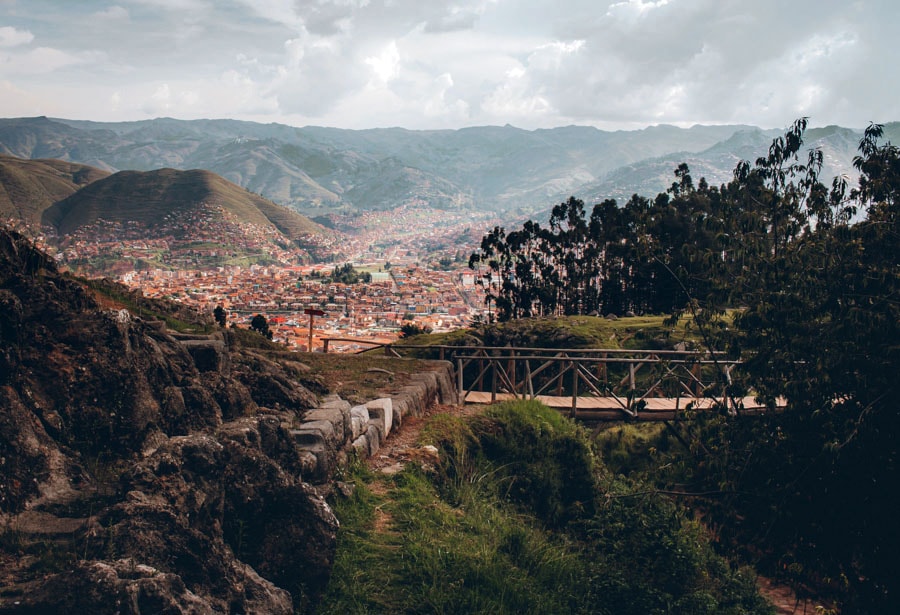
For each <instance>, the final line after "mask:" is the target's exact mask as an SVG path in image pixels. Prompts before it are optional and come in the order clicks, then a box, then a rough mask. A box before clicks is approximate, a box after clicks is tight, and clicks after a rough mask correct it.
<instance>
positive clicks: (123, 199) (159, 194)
mask: <svg viewBox="0 0 900 615" xmlns="http://www.w3.org/2000/svg"><path fill="white" fill-rule="evenodd" d="M203 205H213V206H218V207H221V208H222V209H224V210H225V211H227V212H229V213H231V214H234V215H235V216H236V217H237V219H238V220H239V221H240V222H244V223H248V224H255V225H259V226H270V225H271V226H275V227H276V228H277V229H278V230H279V231H281V232H282V233H283V234H285V235H286V236H287V237H289V238H291V239H294V238H297V237H299V236H300V235H303V234H308V233H317V232H319V231H320V230H321V227H320V226H319V225H317V224H315V223H314V222H312V221H311V220H309V219H308V218H306V217H304V216H302V215H300V214H297V213H296V212H293V211H291V210H288V209H286V208H284V207H281V206H278V205H276V204H274V203H272V202H271V201H267V200H266V199H264V198H262V197H260V196H258V195H255V194H252V193H250V192H248V191H246V190H245V189H243V188H241V187H240V186H237V185H235V184H233V183H231V182H229V181H227V180H225V179H223V178H222V177H219V176H218V175H215V174H214V173H211V172H209V171H202V170H191V171H178V170H176V169H159V170H156V171H144V172H142V171H121V172H119V173H115V174H114V175H111V176H109V177H107V178H105V179H103V180H102V181H98V182H95V183H93V184H91V185H90V186H87V187H86V188H85V189H84V190H80V191H78V192H76V193H73V194H71V195H70V196H68V197H67V198H65V199H63V200H61V201H60V202H58V203H56V204H55V205H53V206H52V207H50V208H49V209H47V211H46V212H44V215H43V223H44V224H49V225H52V226H53V227H55V228H56V229H57V231H58V232H59V233H60V234H61V235H64V234H69V233H72V232H73V231H75V230H76V229H78V228H80V227H83V226H85V225H88V224H92V223H94V222H96V221H97V220H98V219H103V220H106V221H114V222H129V221H130V222H137V223H139V224H145V225H147V227H152V226H153V225H154V224H156V223H158V222H160V221H161V220H163V219H164V218H165V217H166V216H167V215H169V214H174V213H184V212H189V211H192V210H199V208H200V207H201V206H203Z"/></svg>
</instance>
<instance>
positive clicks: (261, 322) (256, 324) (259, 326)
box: [250, 314, 272, 339]
mask: <svg viewBox="0 0 900 615" xmlns="http://www.w3.org/2000/svg"><path fill="white" fill-rule="evenodd" d="M250 328H251V329H252V330H253V331H256V332H257V333H259V334H260V335H262V336H263V337H265V338H266V339H272V331H271V329H269V322H268V321H267V320H266V317H265V316H263V315H262V314H257V315H256V316H254V317H253V318H252V319H251V320H250Z"/></svg>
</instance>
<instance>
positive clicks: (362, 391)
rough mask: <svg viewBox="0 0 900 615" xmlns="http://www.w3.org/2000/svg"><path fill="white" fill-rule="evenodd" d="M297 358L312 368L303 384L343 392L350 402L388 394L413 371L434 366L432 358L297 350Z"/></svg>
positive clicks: (361, 401) (333, 391)
mask: <svg viewBox="0 0 900 615" xmlns="http://www.w3.org/2000/svg"><path fill="white" fill-rule="evenodd" d="M296 360H297V361H300V362H301V363H304V364H306V365H308V366H309V367H310V368H311V372H310V375H309V379H310V380H311V382H303V381H302V380H301V384H310V385H312V387H311V388H313V389H319V390H322V389H324V390H327V391H329V392H330V393H334V394H336V395H340V396H341V397H342V398H343V399H346V400H347V401H349V402H350V403H364V402H366V401H368V400H371V399H375V398H378V397H384V396H385V395H387V394H389V393H392V392H394V391H397V390H398V389H400V388H401V387H403V386H404V385H406V384H407V383H408V382H409V377H410V375H411V374H416V373H421V372H425V371H428V370H429V369H431V367H432V366H431V364H430V363H429V362H428V361H422V360H417V359H398V358H395V357H386V356H383V355H374V354H361V355H347V354H334V353H329V354H322V353H318V352H313V353H297V355H296Z"/></svg>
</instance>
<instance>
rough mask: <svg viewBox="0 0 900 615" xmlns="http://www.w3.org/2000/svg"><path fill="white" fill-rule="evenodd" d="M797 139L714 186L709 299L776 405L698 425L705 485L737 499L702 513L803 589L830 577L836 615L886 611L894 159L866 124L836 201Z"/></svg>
mask: <svg viewBox="0 0 900 615" xmlns="http://www.w3.org/2000/svg"><path fill="white" fill-rule="evenodd" d="M804 128H805V121H798V122H797V123H795V125H794V127H792V129H791V130H790V131H789V132H788V134H787V135H786V136H785V138H783V139H777V140H776V141H775V142H774V143H773V146H772V148H770V153H769V155H768V156H767V157H764V158H760V159H759V160H757V163H756V166H755V167H752V168H751V167H750V166H749V165H748V164H747V163H743V164H741V165H739V167H738V169H736V171H735V179H734V180H733V181H732V182H731V183H730V184H729V185H728V186H727V187H726V188H725V191H726V195H727V197H728V198H729V199H730V202H729V203H727V206H726V208H725V209H724V210H723V215H724V217H723V218H722V220H721V221H720V222H721V226H722V228H723V230H724V231H725V232H724V235H723V243H722V245H721V246H720V247H719V248H718V249H719V254H721V253H723V252H724V253H725V254H727V257H726V258H725V262H724V267H723V268H722V269H721V271H720V274H721V276H720V277H719V279H718V280H717V285H718V289H716V290H717V292H714V293H711V294H710V296H709V298H708V301H709V302H710V303H716V302H719V301H722V299H723V297H727V298H729V299H730V301H731V302H732V305H740V306H743V307H742V309H740V310H739V311H738V312H737V313H736V315H735V317H734V326H735V331H734V333H735V334H734V336H733V338H732V339H731V347H732V348H733V349H734V350H735V351H737V352H739V353H740V356H741V357H742V358H743V360H744V364H743V371H744V373H745V376H746V377H747V378H748V380H749V381H750V382H752V384H753V386H754V388H755V390H756V391H757V392H758V394H759V395H760V396H761V397H763V398H764V399H767V400H769V401H774V398H775V397H776V396H784V397H786V398H787V400H788V408H787V410H786V411H785V412H784V413H783V414H779V415H776V414H772V415H769V416H767V417H765V418H762V419H760V420H756V421H754V422H753V423H749V424H735V423H733V422H723V421H721V420H720V421H714V422H713V423H712V424H710V425H708V426H707V427H706V431H705V435H704V437H705V439H706V441H705V443H704V445H705V446H706V448H707V449H708V450H712V451H716V452H717V455H716V456H715V458H711V459H709V460H708V463H707V464H706V467H705V469H704V472H705V473H707V478H708V480H710V482H714V484H716V485H717V486H718V487H719V488H725V489H726V490H727V491H729V492H731V493H733V494H734V495H733V496H732V497H730V498H726V499H722V500H720V501H719V502H716V503H714V504H713V508H714V509H717V510H718V514H721V516H717V515H716V516H715V519H716V520H723V519H732V520H733V519H735V518H740V519H741V520H742V521H741V523H739V524H734V523H733V522H730V523H729V525H730V526H731V527H730V530H731V531H733V532H735V534H734V535H735V537H736V539H737V540H738V541H739V542H741V543H743V544H757V545H760V546H764V547H766V548H767V549H768V550H769V552H770V553H771V554H773V557H775V558H776V559H775V561H770V563H771V564H772V565H773V566H777V567H790V569H792V570H796V571H799V575H798V576H800V577H801V578H802V579H804V580H809V579H814V578H817V579H831V580H832V589H834V591H836V592H838V593H839V595H840V596H841V598H843V599H844V601H845V602H844V608H843V612H844V613H869V612H882V611H885V610H891V609H892V608H893V606H894V605H895V604H896V601H897V599H898V596H900V586H898V578H900V563H898V561H897V558H896V553H897V551H898V550H900V532H898V530H897V523H896V520H895V519H894V518H893V511H894V510H896V506H895V504H894V503H893V501H894V498H895V493H894V491H895V487H894V485H896V484H900V475H898V466H897V464H898V459H900V441H898V440H900V438H898V434H900V413H898V412H897V401H896V400H897V399H898V396H900V390H898V389H900V386H898V378H897V365H898V349H900V343H898V340H900V301H898V297H900V228H898V222H897V220H898V217H900V216H898V203H900V199H898V198H897V197H898V196H900V151H898V149H897V148H896V147H894V146H892V145H891V144H889V143H888V144H884V145H882V144H879V138H880V137H881V135H882V130H881V127H880V126H878V125H872V126H870V127H869V128H868V129H867V130H866V132H865V135H864V137H863V139H862V140H861V142H860V145H859V156H857V158H856V159H855V161H854V164H855V166H856V168H857V169H858V170H859V171H860V174H861V175H860V179H859V187H858V188H857V189H855V190H854V191H852V193H851V195H850V199H849V200H848V199H847V198H846V194H845V191H844V186H842V185H841V182H835V183H833V185H832V189H831V190H830V191H829V190H828V189H826V188H825V187H824V186H823V185H822V184H821V183H819V182H818V181H817V179H816V173H817V167H818V166H819V165H820V161H821V156H820V155H819V154H817V153H815V152H812V153H810V155H809V161H810V162H809V163H808V164H806V165H800V164H798V163H797V153H798V152H799V151H800V146H801V144H802V135H803V129H804ZM739 207H744V208H745V209H744V210H743V211H735V210H736V209H738V208H739ZM857 210H861V211H863V212H864V213H865V217H864V219H863V220H861V221H859V222H857V223H852V222H851V219H852V214H853V213H854V212H855V211H857ZM722 248H724V249H722ZM744 494H746V495H744Z"/></svg>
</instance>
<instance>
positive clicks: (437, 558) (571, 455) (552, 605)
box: [316, 402, 771, 615]
mask: <svg viewBox="0 0 900 615" xmlns="http://www.w3.org/2000/svg"><path fill="white" fill-rule="evenodd" d="M421 442H422V443H426V442H427V443H433V444H435V445H437V446H438V447H439V450H440V456H441V463H440V464H438V467H437V468H435V469H433V470H427V471H426V470H425V469H423V468H422V467H419V466H417V465H416V464H413V463H409V464H407V466H406V467H405V469H404V470H403V471H402V472H400V473H398V474H395V475H393V476H386V475H382V474H374V473H372V472H371V471H369V470H368V469H367V467H366V466H365V464H363V463H361V462H359V461H356V462H354V463H353V464H351V466H350V468H349V470H348V474H347V475H346V476H345V477H344V478H345V480H347V481H349V482H352V483H353V484H355V486H356V488H355V490H354V492H353V494H352V495H351V496H350V497H347V498H343V499H340V500H338V501H337V502H335V503H334V505H335V513H336V514H337V516H338V518H339V519H340V521H341V529H340V532H339V535H338V551H337V556H336V562H335V566H334V569H333V572H332V577H331V582H330V584H329V586H328V589H327V591H326V595H325V597H324V599H323V601H322V602H321V603H320V604H319V606H318V609H317V611H316V612H317V613H322V614H331V613H335V614H336V613H341V614H345V613H351V614H355V613H360V614H361V613H447V614H449V613H490V614H492V615H505V614H513V613H535V614H537V613H616V614H622V615H631V614H634V615H637V614H638V613H641V614H642V615H643V614H645V613H649V614H657V613H658V614H662V613H678V614H682V615H700V614H709V615H712V614H727V615H745V614H749V613H760V614H762V613H766V614H770V613H771V609H770V607H769V606H768V605H767V604H766V603H765V602H764V601H763V600H762V599H761V598H760V597H759V595H758V594H757V592H756V589H755V585H754V577H753V575H752V573H749V572H748V571H746V570H740V571H736V570H733V569H732V568H730V566H729V564H728V563H727V562H726V561H725V560H723V559H721V558H719V557H718V556H717V555H715V554H714V552H713V551H712V549H711V547H710V546H709V544H708V542H707V539H706V536H705V534H704V532H703V531H702V528H700V527H699V526H698V525H697V524H695V523H692V522H690V521H688V520H687V515H686V513H685V512H684V511H683V509H681V508H679V507H678V505H677V504H675V503H673V502H671V501H669V500H668V499H666V498H663V497H661V496H659V495H654V494H652V493H649V492H648V490H647V488H646V486H644V485H642V484H640V483H637V482H632V481H628V480H625V479H621V478H615V477H613V476H611V475H610V473H609V472H608V471H606V469H605V468H604V467H603V465H602V463H600V462H599V461H598V459H597V458H596V457H595V456H593V454H592V453H591V451H592V447H591V445H590V443H589V439H588V436H587V434H586V433H585V432H584V431H583V429H582V428H580V427H578V426H577V425H575V424H574V423H572V422H570V421H569V420H568V419H565V418H563V417H562V416H560V415H559V414H558V413H555V412H554V411H553V410H550V409H549V408H546V407H543V406H540V405H539V404H534V403H518V402H517V403H506V404H500V405H497V406H494V407H491V408H489V409H487V410H486V411H485V412H483V413H482V414H480V415H476V416H474V417H471V418H468V419H463V418H460V417H455V416H447V415H436V416H435V417H432V418H431V419H430V420H429V422H428V423H427V424H426V425H425V427H424V429H423V430H422V432H421ZM542 483H544V484H546V485H549V486H550V487H551V488H542V487H541V484H542ZM573 496H577V497H579V498H581V499H585V498H588V499H591V500H592V501H591V502H586V501H584V502H581V505H580V506H576V505H575V501H574V500H573ZM560 511H563V512H565V513H566V515H568V516H566V515H563V516H560V515H559V514H558V513H559V512H560Z"/></svg>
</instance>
